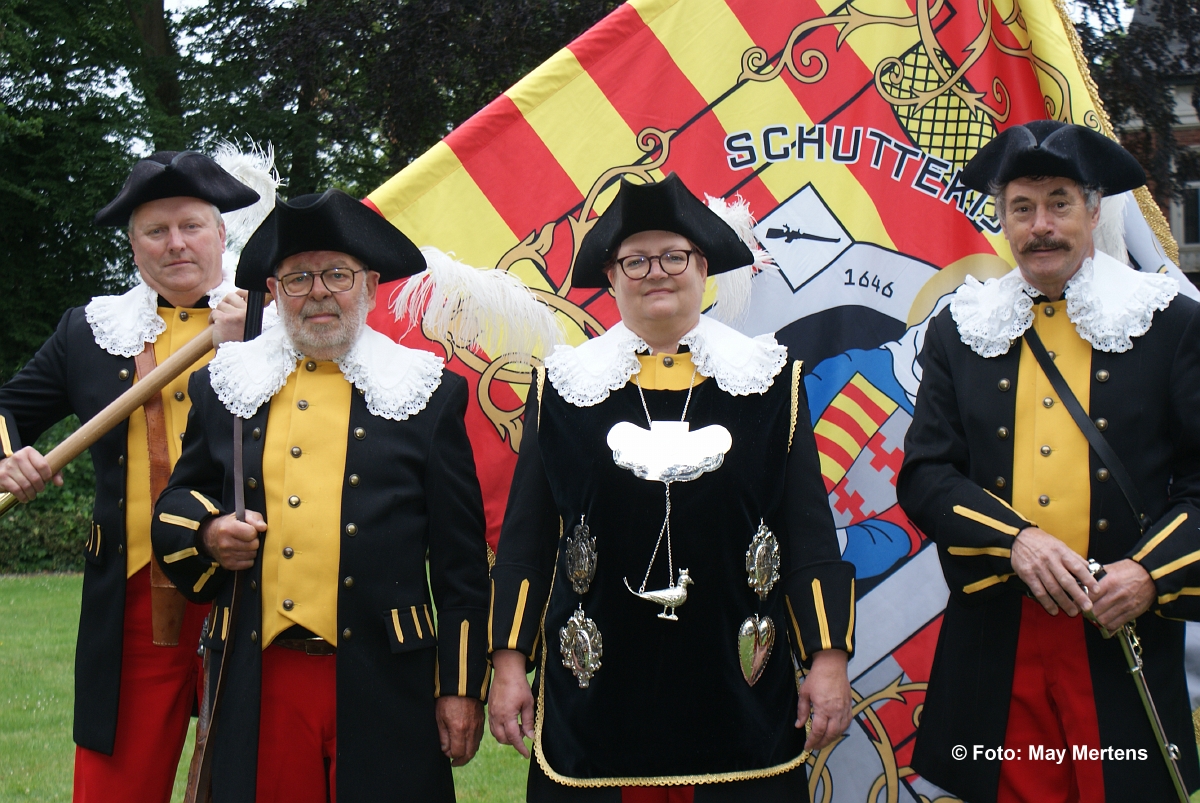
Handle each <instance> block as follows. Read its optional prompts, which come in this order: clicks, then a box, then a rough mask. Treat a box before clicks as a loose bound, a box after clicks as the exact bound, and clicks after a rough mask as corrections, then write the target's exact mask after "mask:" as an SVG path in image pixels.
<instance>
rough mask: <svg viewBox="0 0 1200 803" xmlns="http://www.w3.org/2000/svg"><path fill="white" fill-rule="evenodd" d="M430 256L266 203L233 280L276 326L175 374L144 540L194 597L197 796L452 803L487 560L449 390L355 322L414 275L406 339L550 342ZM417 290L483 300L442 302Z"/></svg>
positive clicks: (479, 699) (468, 743)
mask: <svg viewBox="0 0 1200 803" xmlns="http://www.w3.org/2000/svg"><path fill="white" fill-rule="evenodd" d="M430 261H431V263H435V264H436V265H437V270H430V271H429V272H425V269H426V258H425V255H423V254H422V252H421V251H420V250H418V249H417V247H416V246H414V245H413V243H412V242H411V241H410V240H409V239H408V238H407V237H405V235H404V234H403V233H402V232H401V231H400V230H399V229H397V228H396V227H394V226H393V225H392V224H391V223H389V222H388V221H387V220H385V219H384V218H383V217H381V216H380V215H378V214H377V213H376V212H374V211H372V210H371V209H370V208H369V207H367V206H366V205H364V204H363V203H360V202H359V201H357V200H355V199H353V198H351V197H350V196H348V195H346V194H345V193H343V192H340V191H338V190H329V191H327V192H325V193H324V194H322V195H305V196H301V197H299V198H295V199H293V200H291V201H288V202H282V201H281V202H279V203H278V204H277V205H276V207H275V209H274V211H273V212H272V213H271V214H270V215H269V216H268V217H267V219H266V220H265V221H264V223H263V224H262V226H261V227H260V228H259V229H258V231H257V232H256V233H255V234H254V236H253V237H252V238H251V239H250V241H249V243H248V244H247V246H246V249H245V250H244V251H243V252H242V258H241V261H240V263H239V266H238V273H237V284H238V286H240V287H242V288H245V289H248V290H265V291H268V292H269V293H270V294H271V295H272V297H273V298H274V299H275V305H276V307H277V309H278V312H279V316H280V321H281V323H280V325H278V326H276V327H274V328H273V329H271V330H269V331H268V332H266V333H265V334H263V335H261V336H260V337H258V338H256V339H254V340H251V341H249V342H246V343H237V344H229V345H228V346H226V347H224V348H222V350H221V353H220V354H219V355H218V356H217V357H216V358H215V359H214V360H213V361H212V363H210V365H209V366H208V367H207V368H205V369H203V370H201V371H199V372H197V373H196V374H195V376H194V377H193V379H192V382H191V385H190V394H191V395H192V397H193V403H194V407H193V415H192V417H191V419H190V421H189V423H188V429H187V436H186V440H185V446H184V454H183V457H182V458H181V459H180V461H179V464H178V465H177V466H176V469H175V472H174V474H173V475H172V477H171V482H170V484H169V486H168V487H167V490H166V491H165V492H164V493H163V496H162V498H161V499H160V500H159V503H158V506H157V508H156V518H155V523H154V530H153V538H154V548H155V552H156V554H158V555H159V557H160V558H161V560H162V561H163V565H164V567H165V568H166V571H167V573H168V575H169V576H170V577H171V578H172V579H173V580H174V581H175V582H176V583H177V584H178V585H179V587H180V588H181V589H183V590H184V593H185V594H186V595H187V596H188V598H189V599H192V600H195V601H197V602H209V601H212V602H214V608H213V611H214V615H213V618H212V620H211V623H212V624H211V626H210V628H209V630H208V631H207V632H206V633H205V635H204V642H205V645H206V647H207V648H208V649H210V650H212V651H213V652H214V654H215V655H218V656H219V657H220V660H214V661H212V663H211V669H210V684H209V688H210V689H212V690H213V692H212V693H213V695H214V696H213V697H212V699H210V701H209V702H210V704H211V710H212V730H211V734H212V735H211V736H210V737H209V738H210V742H211V743H210V744H209V746H208V748H207V750H208V751H209V753H210V754H211V758H210V759H208V760H206V761H205V762H204V768H203V770H202V771H201V773H200V775H199V777H198V778H197V783H198V788H199V789H200V790H201V793H202V794H203V792H204V790H206V789H207V790H211V795H212V799H214V800H257V801H259V803H267V802H269V801H280V803H283V801H287V802H288V803H304V802H305V801H314V803H320V802H321V801H325V800H326V799H330V800H334V799H337V798H341V799H343V800H390V799H397V798H398V797H403V798H404V799H407V800H421V801H431V802H436V801H452V800H453V799H454V783H453V780H452V777H451V771H450V768H451V766H452V765H453V766H460V765H462V764H465V763H466V762H468V761H469V760H470V759H471V757H472V756H473V755H474V754H475V751H476V749H477V748H478V746H479V739H480V736H481V734H482V728H483V701H484V700H485V699H486V697H487V692H488V682H489V679H490V675H491V668H490V665H489V663H488V657H487V632H486V631H487V614H488V598H487V593H488V592H487V576H488V559H487V546H486V542H485V540H484V515H483V502H482V497H481V494H480V490H479V485H478V482H477V480H476V474H475V463H474V458H473V455H472V450H471V444H470V442H469V441H468V439H467V432H466V425H465V421H464V414H465V412H466V407H467V400H468V388H467V383H466V381H465V380H463V379H462V378H461V377H459V376H458V375H456V374H454V373H451V372H449V371H447V370H445V367H444V365H443V360H442V358H441V357H439V356H435V355H434V354H431V353H429V352H426V351H420V350H415V349H410V348H407V347H405V346H401V345H399V344H398V343H396V342H393V341H392V340H391V339H390V338H388V337H386V336H385V335H383V334H380V333H379V332H376V331H374V330H373V329H371V328H370V327H369V326H367V323H366V318H367V313H368V311H370V310H371V309H372V308H374V306H375V302H376V294H377V290H378V286H379V283H380V282H390V281H395V280H397V279H402V278H405V277H412V278H409V280H408V283H409V285H410V286H411V287H414V288H415V287H418V286H419V287H421V288H422V290H421V291H420V292H416V293H415V294H414V292H412V291H410V293H409V294H408V296H407V297H408V298H410V299H411V298H413V297H421V298H424V299H426V300H427V301H428V304H429V305H430V306H432V307H434V308H435V309H432V310H429V311H427V313H426V315H425V318H424V321H423V322H424V325H425V326H426V328H427V331H436V330H437V328H438V327H437V325H436V324H431V321H433V319H434V318H436V317H437V315H438V313H440V312H441V311H442V310H441V309H440V307H441V305H442V304H443V303H449V304H451V306H453V308H454V309H455V310H456V312H457V315H458V316H459V317H460V318H462V319H464V320H466V319H474V320H478V321H482V322H483V324H484V325H485V328H490V329H491V330H494V331H502V330H505V329H509V330H511V331H513V332H514V334H515V335H516V336H517V338H518V339H520V337H521V336H522V332H521V331H520V330H521V329H522V327H523V324H525V323H530V324H531V325H532V329H533V330H537V331H542V332H545V331H551V332H552V331H553V330H554V325H553V320H552V313H551V312H550V311H549V309H548V308H547V307H545V306H544V305H542V304H541V303H540V302H537V301H536V300H534V298H533V296H532V294H531V293H530V292H529V290H528V289H527V288H525V287H523V286H521V285H520V284H519V283H517V282H515V281H506V277H503V276H501V275H499V274H498V273H496V272H492V271H475V270H474V269H470V268H466V267H465V266H457V267H455V266H454V264H453V263H452V261H451V260H449V259H448V258H446V257H445V255H441V254H434V253H433V252H431V253H430ZM431 268H432V265H431ZM456 271H457V272H458V273H462V274H464V275H463V276H458V277H457V278H455V277H453V276H450V275H449V274H453V273H455V272H456ZM418 273H421V274H422V275H421V276H420V277H417V276H414V274H418ZM439 273H440V274H441V275H442V276H443V278H447V279H448V280H449V279H454V283H456V284H458V285H460V286H464V287H465V286H474V287H476V288H477V289H480V295H481V296H486V297H488V299H489V300H488V301H483V302H480V301H478V300H477V299H473V298H470V297H467V296H466V295H459V296H458V297H457V298H453V299H451V297H450V296H451V295H453V294H447V292H446V288H445V287H442V288H438V287H436V286H431V285H436V284H437V281H438V275H437V274H439ZM496 279H499V281H495V280H496ZM489 282H490V283H491V284H493V285H494V286H493V287H492V290H491V291H490V292H489V291H485V290H482V289H481V288H482V286H483V285H487V284H489ZM486 304H493V305H494V308H495V309H500V310H504V311H505V313H504V314H497V313H494V312H492V311H491V310H489V309H484V310H480V309H479V307H480V306H481V305H486ZM401 306H403V304H401ZM514 310H523V311H524V318H523V319H522V320H521V321H518V320H514V319H513V315H514V314H515V313H514V312H513V311H514ZM430 313H432V314H430ZM443 324H444V325H453V323H452V322H449V321H443ZM455 331H456V332H457V333H458V337H463V336H467V337H469V335H467V334H465V333H464V331H463V328H462V327H461V326H460V327H458V328H456V330H455ZM440 334H441V335H446V334H447V332H446V331H441V332H440ZM457 342H459V343H463V344H464V345H466V343H464V341H463V340H462V339H458V340H457ZM517 350H519V349H517ZM506 351H508V352H511V351H512V349H511V348H510V349H506ZM239 432H240V433H241V436H240V440H238V435H237V434H235V433H239ZM239 491H240V492H241V493H243V494H244V500H245V501H244V511H245V512H244V516H243V517H241V518H239V516H237V515H235V514H236V513H238V512H239V511H238V501H239V494H238V492H239ZM427 557H428V572H427V569H426V566H427V563H426V558H427ZM431 591H432V595H431ZM434 605H436V622H435V619H434ZM218 678H219V679H220V680H219V683H218V682H216V681H217V679H218Z"/></svg>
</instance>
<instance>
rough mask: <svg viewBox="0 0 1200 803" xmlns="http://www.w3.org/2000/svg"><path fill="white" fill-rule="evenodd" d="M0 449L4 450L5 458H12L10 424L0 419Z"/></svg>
mask: <svg viewBox="0 0 1200 803" xmlns="http://www.w3.org/2000/svg"><path fill="white" fill-rule="evenodd" d="M0 448H3V449H4V456H5V457H12V454H13V451H12V441H11V440H9V438H8V422H7V421H5V420H4V418H3V417H0Z"/></svg>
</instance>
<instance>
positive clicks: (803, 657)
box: [783, 594, 808, 661]
mask: <svg viewBox="0 0 1200 803" xmlns="http://www.w3.org/2000/svg"><path fill="white" fill-rule="evenodd" d="M783 601H784V602H786V603H787V609H788V616H790V617H791V619H792V630H795V631H796V646H797V647H799V648H800V660H801V661H807V660H808V653H806V652H804V637H803V636H802V635H801V634H800V623H799V622H797V621H796V612H795V611H793V610H792V598H791V597H789V596H788V595H787V594H784V595H783Z"/></svg>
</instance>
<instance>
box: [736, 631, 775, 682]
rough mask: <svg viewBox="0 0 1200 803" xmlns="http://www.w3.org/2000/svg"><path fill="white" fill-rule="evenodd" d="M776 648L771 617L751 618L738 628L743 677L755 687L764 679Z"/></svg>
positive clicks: (739, 654)
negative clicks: (773, 650)
mask: <svg viewBox="0 0 1200 803" xmlns="http://www.w3.org/2000/svg"><path fill="white" fill-rule="evenodd" d="M774 646H775V623H774V622H772V621H771V617H770V616H764V617H762V618H759V616H758V614H754V616H749V617H747V618H746V621H744V622H742V626H741V627H739V628H738V662H739V663H740V664H741V666H742V677H744V678H745V679H746V682H747V683H749V684H750V685H751V686H753V685H754V684H755V683H758V679H759V678H761V677H762V673H763V670H764V669H766V667H767V660H768V659H769V658H770V657H771V648H772V647H774Z"/></svg>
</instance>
